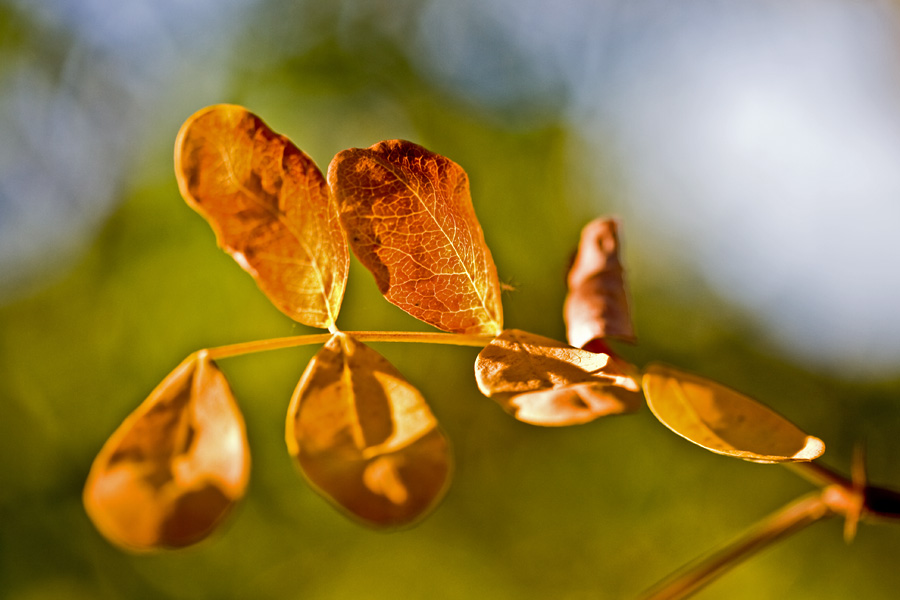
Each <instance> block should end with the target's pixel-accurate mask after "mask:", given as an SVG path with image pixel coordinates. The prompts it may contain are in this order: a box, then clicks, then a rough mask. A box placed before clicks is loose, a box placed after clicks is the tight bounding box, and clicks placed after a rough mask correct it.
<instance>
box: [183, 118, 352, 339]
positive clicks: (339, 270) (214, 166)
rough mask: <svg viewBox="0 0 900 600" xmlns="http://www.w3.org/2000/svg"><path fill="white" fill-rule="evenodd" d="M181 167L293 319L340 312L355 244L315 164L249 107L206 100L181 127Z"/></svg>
mask: <svg viewBox="0 0 900 600" xmlns="http://www.w3.org/2000/svg"><path fill="white" fill-rule="evenodd" d="M175 174H176V176H177V179H178V186H179V188H180V190H181V194H182V195H183V196H184V199H185V200H186V201H187V203H188V204H189V205H190V206H191V207H192V208H194V209H195V210H196V211H197V212H199V213H200V214H201V215H203V217H205V218H206V220H207V221H209V224H210V226H212V228H213V230H214V231H215V233H216V239H217V241H218V243H219V246H221V247H222V248H223V249H224V250H225V251H226V252H228V253H229V254H231V255H232V256H233V257H234V259H235V260H236V261H237V262H238V264H240V265H241V267H243V268H244V270H246V271H247V272H248V273H250V275H252V276H253V278H254V279H255V280H256V283H257V285H259V287H260V289H261V290H262V291H263V292H264V293H265V294H266V296H268V298H269V300H271V301H272V303H273V304H275V306H276V307H278V309H279V310H281V311H282V312H283V313H285V314H286V315H288V316H289V317H291V318H292V319H294V320H296V321H299V322H301V323H303V324H305V325H309V326H312V327H321V328H328V327H329V326H330V325H333V324H334V322H335V320H336V319H337V315H338V311H339V310H340V305H341V300H342V298H343V295H344V287H345V284H346V281H347V270H348V266H349V250H348V249H347V242H346V239H345V236H344V233H343V230H342V229H341V226H340V221H339V219H338V215H337V207H336V205H335V204H334V202H333V201H332V200H331V198H330V197H329V194H328V186H327V184H326V183H325V178H324V176H323V175H322V173H321V172H320V171H319V169H318V167H316V165H315V163H313V161H312V160H311V159H310V158H309V157H308V156H307V155H306V154H304V153H303V152H301V151H300V150H298V149H297V148H296V147H295V146H294V145H293V144H292V143H291V142H290V140H288V139H287V138H286V137H284V136H281V135H278V134H276V133H274V132H273V131H272V130H271V129H269V128H268V127H267V126H266V124H265V123H263V122H262V121H261V120H260V119H259V118H258V117H257V116H256V115H254V114H252V113H250V112H248V111H247V110H245V109H244V108H241V107H239V106H231V105H218V106H211V107H208V108H205V109H203V110H201V111H199V112H197V113H196V114H194V115H193V116H192V117H190V118H189V119H188V120H187V121H186V122H185V124H184V125H183V126H182V128H181V131H180V132H179V134H178V140H177V141H176V143H175Z"/></svg>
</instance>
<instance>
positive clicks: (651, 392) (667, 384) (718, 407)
mask: <svg viewBox="0 0 900 600" xmlns="http://www.w3.org/2000/svg"><path fill="white" fill-rule="evenodd" d="M643 387H644V394H645V395H646V397H647V404H648V405H649V406H650V410H652V411H653V414H654V415H655V416H656V418H657V419H659V420H660V422H662V424H663V425H665V426H666V427H668V428H669V429H671V430H672V431H674V432H675V433H677V434H678V435H680V436H682V437H683V438H685V439H687V440H688V441H691V442H693V443H695V444H697V445H698V446H702V447H704V448H706V449H707V450H709V451H711V452H715V453H717V454H725V455H727V456H734V457H736V458H742V459H744V460H749V461H753V462H762V463H773V462H796V461H810V460H813V459H815V458H818V457H819V456H821V455H822V453H823V452H824V451H825V444H824V443H822V440H820V439H819V438H816V437H813V436H811V435H807V434H806V433H804V432H803V431H801V430H800V429H799V428H797V426H795V425H794V424H793V423H791V422H790V421H788V420H787V419H785V418H784V417H782V416H781V415H779V414H778V413H776V412H775V411H773V410H772V409H770V408H768V407H767V406H764V405H763V404H760V403H759V402H757V401H756V400H754V399H752V398H750V397H748V396H745V395H744V394H741V393H740V392H736V391H735V390H732V389H730V388H728V387H725V386H724V385H721V384H719V383H716V382H715V381H711V380H709V379H705V378H703V377H699V376H697V375H693V374H691V373H686V372H684V371H680V370H678V369H675V368H673V367H669V366H665V365H660V364H654V365H651V366H649V367H648V368H647V370H646V371H645V372H644V377H643Z"/></svg>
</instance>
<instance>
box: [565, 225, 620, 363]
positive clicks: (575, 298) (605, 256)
mask: <svg viewBox="0 0 900 600" xmlns="http://www.w3.org/2000/svg"><path fill="white" fill-rule="evenodd" d="M568 283H569V293H568V295H567V296H566V301H565V305H564V307H563V314H564V316H565V320H566V337H567V339H568V340H569V343H570V344H572V345H573V346H577V347H579V348H585V347H588V345H589V344H591V343H592V342H595V341H597V340H602V339H603V338H606V337H617V338H621V339H624V340H627V341H634V339H635V336H634V328H633V327H632V324H631V315H630V313H629V311H628V296H627V294H626V290H625V280H624V277H623V270H622V263H621V262H620V260H619V237H618V233H617V224H616V221H615V220H614V219H596V220H594V221H591V222H590V223H588V224H587V225H585V227H584V229H582V230H581V241H580V242H579V244H578V253H577V254H576V256H575V262H574V263H573V264H572V268H571V269H569V276H568Z"/></svg>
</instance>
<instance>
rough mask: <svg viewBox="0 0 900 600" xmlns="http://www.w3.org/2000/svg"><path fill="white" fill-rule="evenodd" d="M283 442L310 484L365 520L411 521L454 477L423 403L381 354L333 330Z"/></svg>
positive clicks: (303, 384) (310, 369) (294, 405)
mask: <svg viewBox="0 0 900 600" xmlns="http://www.w3.org/2000/svg"><path fill="white" fill-rule="evenodd" d="M285 437H286V440H287V445H288V450H289V451H290V453H291V455H292V456H294V457H295V458H296V459H297V460H298V462H299V464H300V467H301V469H302V470H303V473H304V475H305V476H306V477H307V479H308V480H309V481H310V482H311V483H312V484H313V486H314V487H316V488H317V489H318V490H319V491H320V492H321V493H322V494H323V495H325V496H326V497H327V498H330V499H331V500H333V501H334V502H336V503H337V504H338V505H339V506H340V507H343V508H344V509H346V511H348V513H349V514H350V515H351V516H353V517H356V518H358V519H361V520H362V521H363V522H365V523H367V524H369V525H373V526H377V527H390V526H397V525H403V524H407V523H410V522H412V521H414V520H416V519H417V518H419V517H420V516H422V515H423V514H424V513H425V512H426V511H428V510H429V509H430V508H431V507H433V506H434V505H435V504H436V503H437V501H438V500H439V499H440V498H441V497H442V496H443V494H444V492H445V491H446V488H447V484H448V483H449V479H450V470H451V456H450V448H449V445H448V442H447V439H446V438H445V437H444V434H443V433H442V432H441V430H440V429H439V428H438V425H437V421H436V420H435V418H434V415H432V413H431V410H430V409H429V408H428V405H427V404H426V403H425V399H424V398H422V395H421V394H420V393H419V391H418V390H417V389H416V388H414V387H413V386H412V385H410V383H409V382H408V381H406V380H405V379H404V378H403V376H402V375H401V374H400V373H399V372H398V371H397V369H395V368H394V367H393V366H392V365H391V364H390V363H389V362H388V361H387V360H385V358H384V357H382V356H381V355H380V354H378V353H377V352H375V351H374V350H372V349H371V348H369V347H368V346H366V345H364V344H362V343H361V342H359V341H357V340H355V339H353V338H352V337H350V336H349V335H347V334H344V333H336V334H335V335H334V336H333V337H332V338H331V340H330V341H329V342H328V343H327V344H326V345H325V346H324V347H323V348H322V349H321V350H320V351H319V352H318V354H316V356H315V357H314V358H313V360H312V361H311V362H310V363H309V365H308V366H307V368H306V371H305V372H304V373H303V377H302V378H301V379H300V383H299V384H298V385H297V389H296V390H295V391H294V396H293V398H292V399H291V404H290V408H289V410H288V416H287V427H286V433H285Z"/></svg>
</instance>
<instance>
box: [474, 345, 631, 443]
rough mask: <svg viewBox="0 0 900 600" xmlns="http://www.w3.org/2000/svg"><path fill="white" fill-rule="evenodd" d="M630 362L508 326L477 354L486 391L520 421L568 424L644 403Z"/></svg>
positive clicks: (480, 384)
mask: <svg viewBox="0 0 900 600" xmlns="http://www.w3.org/2000/svg"><path fill="white" fill-rule="evenodd" d="M629 370H630V369H629V367H628V365H626V364H624V363H622V362H619V361H617V360H615V359H613V358H612V357H610V356H609V355H607V354H597V353H594V352H588V351H587V350H581V349H579V348H573V347H572V346H569V345H568V344H563V343H562V342H558V341H556V340H553V339H550V338H545V337H542V336H539V335H535V334H533V333H528V332H527V331H521V330H518V329H506V330H504V331H503V332H502V333H501V334H500V335H498V336H497V337H496V338H494V340H493V341H491V343H490V344H488V345H487V346H486V347H485V348H484V350H482V351H481V353H480V354H479V355H478V359H477V360H476V361H475V378H476V380H477V382H478V388H479V389H480V390H481V392H482V393H483V394H484V395H485V396H488V397H490V398H493V399H494V400H496V401H497V402H498V403H499V404H500V406H502V407H503V408H504V409H505V410H506V411H507V412H509V413H511V414H513V415H514V416H515V417H516V418H517V419H519V420H520V421H524V422H526V423H531V424H533V425H547V426H563V425H576V424H579V423H587V422H589V421H593V420H594V419H596V418H598V417H602V416H606V415H612V414H621V413H626V412H633V411H635V410H637V409H638V408H639V407H640V404H641V395H640V388H639V386H638V384H637V383H636V381H635V379H634V377H633V375H632V374H630V373H629Z"/></svg>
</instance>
